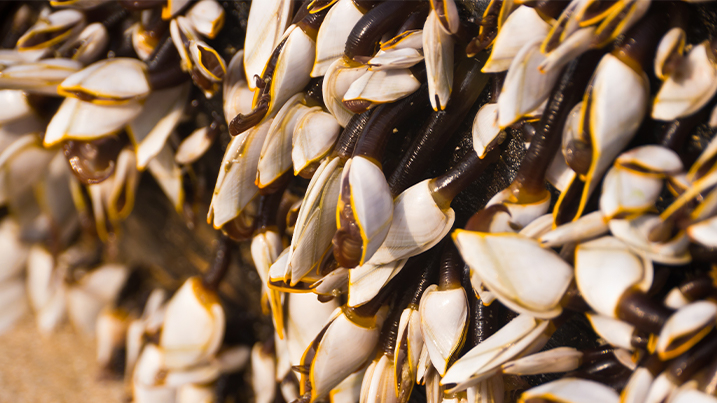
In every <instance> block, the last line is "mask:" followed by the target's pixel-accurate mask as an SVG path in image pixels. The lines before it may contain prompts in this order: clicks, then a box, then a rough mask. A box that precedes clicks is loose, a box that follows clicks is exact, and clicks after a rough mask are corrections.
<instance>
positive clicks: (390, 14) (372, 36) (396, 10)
mask: <svg viewBox="0 0 717 403" xmlns="http://www.w3.org/2000/svg"><path fill="white" fill-rule="evenodd" d="M420 5H421V2H418V1H410V0H392V1H387V2H385V3H381V4H380V5H379V6H377V7H375V8H373V9H372V10H370V11H369V12H367V13H366V14H364V16H363V17H361V19H360V20H359V21H358V22H357V23H356V25H354V28H353V30H352V31H351V33H350V34H349V37H348V39H347V40H346V49H345V50H344V54H345V55H346V57H347V58H348V59H349V60H355V61H357V62H361V63H363V62H366V61H368V59H370V58H371V57H372V56H373V55H374V53H376V47H377V45H378V41H379V40H380V39H381V37H382V36H383V35H384V34H385V33H387V32H389V31H391V30H394V29H396V28H398V27H399V26H401V24H402V23H403V21H405V20H406V17H408V16H409V15H410V14H411V12H413V10H415V9H416V8H417V7H418V6H420Z"/></svg>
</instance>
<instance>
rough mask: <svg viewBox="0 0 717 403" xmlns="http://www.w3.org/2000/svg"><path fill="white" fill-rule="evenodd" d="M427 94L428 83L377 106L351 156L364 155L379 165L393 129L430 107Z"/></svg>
mask: <svg viewBox="0 0 717 403" xmlns="http://www.w3.org/2000/svg"><path fill="white" fill-rule="evenodd" d="M427 95H428V85H427V84H423V85H422V86H421V87H420V88H419V89H418V90H417V91H416V92H414V93H413V94H411V95H409V96H408V97H406V98H404V99H402V100H400V101H398V102H393V103H390V104H383V105H380V106H379V107H377V108H376V111H375V112H374V113H373V114H372V115H371V118H370V119H369V120H368V122H367V123H366V126H365V127H364V129H363V131H362V132H361V136H360V137H359V139H358V142H357V143H356V148H354V152H353V156H354V157H358V156H361V157H366V158H368V159H370V160H372V161H373V162H374V163H376V164H377V165H379V166H380V165H381V161H382V160H383V154H384V152H385V150H386V144H387V142H388V139H389V136H390V135H391V134H393V129H394V128H395V127H396V126H399V125H400V124H401V123H403V122H404V121H405V120H406V119H408V118H410V117H415V116H420V115H421V114H422V113H424V112H425V111H427V110H429V109H430V103H429V102H428V96H427Z"/></svg>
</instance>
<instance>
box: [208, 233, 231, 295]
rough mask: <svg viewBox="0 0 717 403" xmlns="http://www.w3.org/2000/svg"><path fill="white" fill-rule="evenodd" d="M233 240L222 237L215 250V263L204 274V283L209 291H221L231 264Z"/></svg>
mask: <svg viewBox="0 0 717 403" xmlns="http://www.w3.org/2000/svg"><path fill="white" fill-rule="evenodd" d="M231 252H232V240H231V239H229V237H227V236H224V235H222V236H220V237H219V240H218V241H217V247H216V249H215V250H214V261H213V262H212V264H211V266H209V269H208V270H207V271H206V272H205V273H204V276H203V278H202V283H203V284H204V286H205V287H206V288H207V289H209V290H217V289H219V284H220V283H221V282H222V279H223V278H224V276H225V275H226V274H227V271H228V270H229V264H230V263H231V257H232V255H231Z"/></svg>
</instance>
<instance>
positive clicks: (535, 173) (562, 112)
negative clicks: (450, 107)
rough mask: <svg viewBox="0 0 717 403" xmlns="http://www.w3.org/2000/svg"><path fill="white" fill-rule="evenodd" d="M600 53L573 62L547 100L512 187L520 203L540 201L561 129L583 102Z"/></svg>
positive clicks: (595, 52) (557, 147)
mask: <svg viewBox="0 0 717 403" xmlns="http://www.w3.org/2000/svg"><path fill="white" fill-rule="evenodd" d="M601 57H602V52H600V51H592V52H589V53H586V54H584V55H583V56H581V57H580V58H579V59H577V60H574V61H572V62H571V63H570V64H568V66H567V67H566V68H565V70H563V73H562V74H561V76H560V80H559V81H558V83H557V85H556V86H555V87H554V88H553V91H552V92H551V93H550V97H549V98H548V104H547V106H546V107H545V112H544V113H543V116H542V118H541V119H540V123H539V124H538V128H537V133H536V138H534V139H533V141H532V142H531V143H530V148H529V149H528V152H527V154H526V155H525V158H523V161H522V162H521V163H520V168H519V170H518V174H517V176H516V178H515V180H514V181H513V184H512V185H511V187H512V188H513V191H514V193H515V194H516V196H517V199H518V200H519V201H522V202H526V203H529V202H533V201H536V200H537V199H542V198H543V197H544V194H545V191H546V190H545V174H546V172H547V170H548V167H549V166H550V163H551V161H552V160H553V157H554V156H555V154H556V153H557V152H558V150H559V149H560V144H561V140H562V133H563V127H564V126H565V121H566V120H567V118H568V115H569V113H570V111H571V110H572V108H573V107H574V106H575V105H576V104H577V103H578V102H580V101H581V100H582V97H583V93H584V92H585V88H586V87H587V85H588V82H589V81H590V77H591V76H592V72H593V71H594V70H595V66H597V64H598V62H599V61H600V58H601Z"/></svg>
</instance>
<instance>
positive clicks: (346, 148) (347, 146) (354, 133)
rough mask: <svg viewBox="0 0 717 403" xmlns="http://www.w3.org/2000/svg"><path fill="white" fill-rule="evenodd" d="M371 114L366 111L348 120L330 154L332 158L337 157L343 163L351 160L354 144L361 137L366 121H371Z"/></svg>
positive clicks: (371, 111)
mask: <svg viewBox="0 0 717 403" xmlns="http://www.w3.org/2000/svg"><path fill="white" fill-rule="evenodd" d="M372 113H374V111H373V110H370V111H366V112H364V113H361V114H359V115H354V116H353V117H352V118H351V120H349V122H348V123H347V124H346V127H345V128H344V130H343V131H342V132H341V135H339V138H338V140H337V141H336V147H334V151H333V152H332V153H331V156H332V157H339V158H341V159H342V160H343V162H346V161H347V160H348V159H349V158H351V155H352V154H353V152H354V148H355V147H356V142H357V141H358V139H359V137H360V136H361V132H363V129H364V127H366V125H367V124H368V121H369V120H370V119H371V114H372Z"/></svg>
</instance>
